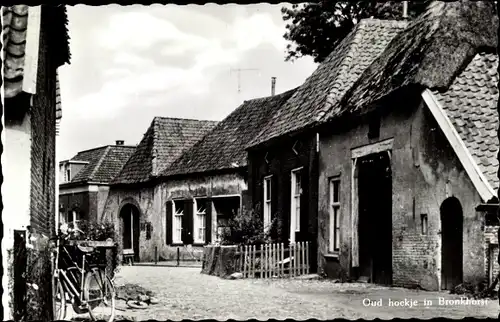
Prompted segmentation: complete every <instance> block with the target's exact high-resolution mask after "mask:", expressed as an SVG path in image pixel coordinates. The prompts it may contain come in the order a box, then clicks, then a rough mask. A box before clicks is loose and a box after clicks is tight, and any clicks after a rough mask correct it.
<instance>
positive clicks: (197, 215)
mask: <svg viewBox="0 0 500 322" xmlns="http://www.w3.org/2000/svg"><path fill="white" fill-rule="evenodd" d="M198 200H204V198H194V199H193V214H194V218H193V219H194V220H193V221H194V222H193V224H194V227H193V228H194V229H193V230H194V232H193V233H194V236H193V243H194V244H204V243H205V242H206V240H207V227H206V226H207V225H206V221H207V208H206V207H204V208H203V212H200V211H199V207H198ZM200 229H203V238H199V232H200Z"/></svg>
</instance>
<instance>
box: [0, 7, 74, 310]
mask: <svg viewBox="0 0 500 322" xmlns="http://www.w3.org/2000/svg"><path fill="white" fill-rule="evenodd" d="M2 16H3V20H2V28H3V34H2V36H3V47H2V59H3V62H4V64H3V77H4V78H3V80H4V84H3V85H4V87H3V89H4V90H3V93H2V96H3V102H4V109H3V111H4V119H5V127H4V129H3V132H4V133H3V135H2V145H3V153H2V174H3V184H2V203H3V209H2V222H3V232H4V234H3V239H2V255H3V256H2V258H3V261H2V265H3V268H4V274H3V277H2V287H3V290H4V291H3V294H2V306H3V310H2V311H3V319H2V320H9V319H16V320H17V319H21V318H24V319H26V320H50V319H52V317H51V314H50V312H51V306H50V298H49V299H47V296H46V294H50V276H51V271H50V262H49V261H48V260H44V259H47V258H48V257H47V256H46V255H47V253H46V251H47V249H46V248H45V247H44V246H43V245H44V242H46V241H47V239H48V237H50V236H51V235H52V234H53V233H54V232H55V230H54V227H55V216H54V213H55V192H56V182H55V176H56V162H55V140H56V127H57V125H56V123H57V122H58V119H60V117H61V104H60V103H61V102H60V97H59V96H58V95H57V88H58V75H57V69H58V67H60V66H62V65H64V64H66V63H69V59H70V53H69V37H68V32H67V29H66V24H67V17H66V9H65V7H64V6H49V5H42V6H34V7H29V6H26V5H14V6H10V7H2ZM33 244H34V246H33ZM28 246H30V247H29V248H30V249H32V251H30V252H29V255H28V258H26V257H24V255H23V254H24V251H23V250H25V249H26V247H28ZM35 253H36V254H35ZM39 255H40V256H41V258H42V259H41V260H40V261H39V262H36V263H35V264H36V265H37V268H38V269H37V270H36V271H37V275H36V276H34V275H32V274H31V273H30V272H31V271H32V270H28V269H27V268H28V267H27V266H28V262H29V261H30V260H32V259H31V258H32V256H35V257H36V256H39ZM44 256H45V257H44ZM14 267H15V269H14ZM27 280H29V281H30V282H31V283H36V284H38V285H39V289H38V290H37V291H33V290H32V292H34V293H32V295H31V298H30V300H31V303H33V305H31V306H27V305H26V294H27V291H28V290H27V289H26V282H27ZM44 281H49V283H48V284H47V283H46V282H44Z"/></svg>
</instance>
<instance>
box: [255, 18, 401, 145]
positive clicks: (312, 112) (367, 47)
mask: <svg viewBox="0 0 500 322" xmlns="http://www.w3.org/2000/svg"><path fill="white" fill-rule="evenodd" d="M406 24H407V23H406V22H404V21H392V20H379V19H364V20H361V21H360V22H359V23H358V24H357V25H356V26H355V27H354V29H353V30H352V31H351V32H350V33H349V34H348V35H347V36H346V37H345V38H344V39H343V40H342V42H341V43H340V44H339V45H338V46H337V47H336V48H335V49H334V50H333V51H332V53H331V54H330V55H329V56H328V57H327V58H326V59H325V61H323V62H322V63H321V64H320V65H319V66H318V68H317V69H316V70H315V71H314V72H313V73H312V75H311V76H309V77H308V78H307V80H306V81H305V82H304V84H302V85H301V86H300V87H299V88H298V89H297V90H296V91H295V93H294V95H293V96H292V97H291V98H290V99H289V100H288V101H287V102H286V103H285V104H283V106H282V107H281V108H280V109H279V110H278V111H277V112H276V113H275V114H274V115H273V117H272V118H271V119H270V121H269V123H268V124H267V125H266V126H264V127H263V128H262V130H261V132H260V133H259V135H257V136H256V137H255V139H254V140H253V141H252V142H250V143H249V145H248V147H253V146H257V145H260V144H262V143H264V142H267V141H269V140H271V139H274V138H277V137H281V136H284V135H289V134H292V133H297V132H298V131H302V130H304V129H305V128H308V127H312V126H314V125H315V124H317V121H318V120H319V119H321V117H322V116H323V115H324V114H325V112H326V111H328V110H329V109H330V108H331V107H332V106H336V105H338V101H339V100H340V99H341V98H342V97H343V95H344V94H345V93H346V91H347V90H348V89H349V88H350V87H351V86H352V85H353V84H354V82H355V81H356V80H358V78H359V77H360V76H361V75H362V73H363V72H364V70H365V69H366V68H367V67H368V66H370V64H371V63H372V62H373V61H374V60H375V59H376V58H377V57H378V56H379V55H380V54H381V53H382V52H383V51H384V49H385V48H386V46H387V45H388V44H389V43H390V41H391V40H392V39H393V38H394V37H395V36H396V35H397V34H398V33H399V32H400V31H401V30H403V29H404V28H405V27H406Z"/></svg>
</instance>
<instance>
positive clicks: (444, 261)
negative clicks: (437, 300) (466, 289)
mask: <svg viewBox="0 0 500 322" xmlns="http://www.w3.org/2000/svg"><path fill="white" fill-rule="evenodd" d="M440 213H441V289H442V290H451V289H452V288H453V287H455V286H457V285H458V284H460V283H462V278H463V210H462V205H461V204H460V201H459V200H458V199H457V198H455V197H450V198H448V199H446V200H445V201H443V203H442V204H441V207H440Z"/></svg>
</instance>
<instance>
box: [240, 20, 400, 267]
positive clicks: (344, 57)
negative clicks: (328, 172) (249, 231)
mask: <svg viewBox="0 0 500 322" xmlns="http://www.w3.org/2000/svg"><path fill="white" fill-rule="evenodd" d="M405 25H406V23H405V22H396V21H382V20H376V19H366V20H362V21H361V22H360V23H359V24H358V25H357V26H356V27H355V28H354V30H353V31H352V32H351V33H350V34H349V35H347V37H346V38H345V39H344V40H343V41H342V42H341V43H340V44H339V45H338V46H337V47H336V49H335V50H334V51H333V52H332V53H331V54H330V55H329V56H328V57H327V58H326V59H325V61H324V62H322V63H321V64H320V65H319V66H318V68H317V69H316V71H315V72H314V73H313V74H312V75H311V76H310V77H309V78H308V79H307V80H306V81H305V83H304V84H303V85H301V86H300V87H299V88H298V89H297V90H296V91H295V92H294V93H293V95H291V97H290V98H289V99H288V100H287V101H286V103H284V104H282V105H281V106H280V108H279V111H277V112H276V113H274V115H273V116H272V117H271V119H270V121H269V122H268V123H267V124H266V125H265V126H264V127H263V128H262V130H261V131H260V134H259V135H257V136H256V138H255V139H254V140H253V141H252V142H251V143H250V144H249V145H248V159H249V165H248V168H249V169H248V171H249V179H248V182H249V190H250V195H251V203H252V204H253V205H254V206H256V205H259V204H265V205H269V206H268V207H264V213H263V215H264V216H272V217H273V218H277V220H278V230H277V231H278V232H279V233H278V237H279V239H281V240H282V241H284V242H288V241H289V242H291V243H293V242H296V241H310V242H311V243H312V245H311V247H312V249H311V251H310V252H309V254H310V257H311V258H310V261H309V262H310V263H311V269H312V270H313V271H315V270H316V268H317V266H318V264H320V263H322V261H323V260H324V259H323V258H322V253H323V252H322V249H320V247H322V245H320V246H318V244H317V240H318V234H319V233H321V232H322V230H323V228H322V227H318V216H317V214H318V203H319V200H318V175H319V174H318V171H319V163H318V162H319V160H318V156H319V154H320V153H321V149H320V142H321V141H320V137H321V135H320V133H319V132H318V131H317V130H316V128H315V126H316V125H317V124H319V119H320V118H321V116H323V115H324V114H325V111H326V110H327V108H329V107H331V106H335V104H336V103H337V101H338V100H339V99H340V98H341V97H342V95H343V94H344V93H345V92H346V91H347V90H348V89H349V88H350V87H351V86H352V84H353V83H354V82H355V81H356V80H357V79H358V78H359V76H360V75H361V73H362V72H363V71H364V70H365V69H366V68H367V67H368V66H369V65H370V64H371V63H372V62H373V61H374V60H375V59H376V58H377V56H378V55H380V54H381V52H382V51H383V50H384V48H385V46H386V45H387V44H388V43H389V42H390V41H391V40H392V38H393V37H394V36H395V35H396V34H397V33H398V32H399V31H401V30H402V29H403V28H404V27H405ZM320 225H321V223H320Z"/></svg>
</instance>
